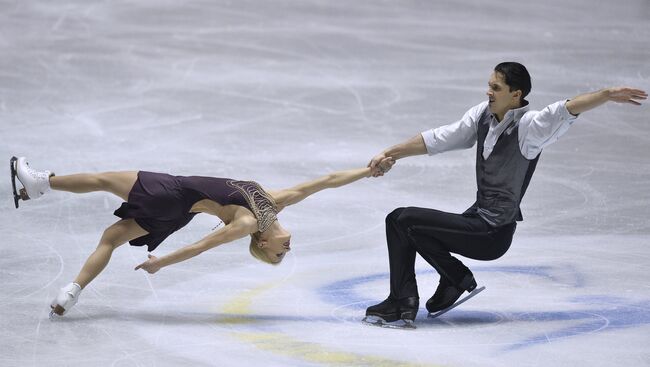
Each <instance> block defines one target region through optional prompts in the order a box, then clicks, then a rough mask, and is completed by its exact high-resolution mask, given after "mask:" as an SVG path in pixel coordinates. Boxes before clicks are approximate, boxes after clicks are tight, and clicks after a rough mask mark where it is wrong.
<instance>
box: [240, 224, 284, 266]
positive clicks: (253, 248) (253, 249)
mask: <svg viewBox="0 0 650 367" xmlns="http://www.w3.org/2000/svg"><path fill="white" fill-rule="evenodd" d="M261 235H262V234H261V233H260V232H259V231H258V232H255V233H251V243H250V245H248V251H250V253H251V255H252V256H253V257H254V258H256V259H257V260H259V261H261V262H265V263H267V264H271V265H278V264H279V263H280V262H273V261H271V259H270V258H269V256H268V255H267V253H266V252H265V251H264V250H262V249H261V248H260V247H259V246H258V243H259V241H260V236H261Z"/></svg>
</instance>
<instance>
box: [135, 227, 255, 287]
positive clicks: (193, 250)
mask: <svg viewBox="0 0 650 367" xmlns="http://www.w3.org/2000/svg"><path fill="white" fill-rule="evenodd" d="M256 230H257V221H256V220H255V219H254V218H250V217H242V218H239V219H236V220H234V221H232V222H231V223H229V224H228V225H226V226H225V227H223V228H221V229H220V230H218V231H215V232H213V233H210V234H209V235H207V236H205V237H203V238H202V239H201V240H199V241H197V242H195V243H193V244H191V245H188V246H185V247H182V248H180V249H178V250H176V251H174V252H172V253H170V254H167V255H165V256H161V257H155V256H153V255H151V254H149V259H148V260H147V261H145V262H143V263H142V264H140V265H138V266H136V267H135V270H138V269H144V270H145V271H147V272H148V273H150V274H153V273H155V272H157V271H158V270H160V268H162V267H165V266H168V265H171V264H175V263H178V262H181V261H185V260H187V259H190V258H192V257H194V256H196V255H198V254H200V253H202V252H204V251H206V250H209V249H211V248H213V247H216V246H219V245H222V244H224V243H228V242H232V241H235V240H237V239H240V238H242V237H245V236H247V235H249V234H251V233H253V232H255V231H256Z"/></svg>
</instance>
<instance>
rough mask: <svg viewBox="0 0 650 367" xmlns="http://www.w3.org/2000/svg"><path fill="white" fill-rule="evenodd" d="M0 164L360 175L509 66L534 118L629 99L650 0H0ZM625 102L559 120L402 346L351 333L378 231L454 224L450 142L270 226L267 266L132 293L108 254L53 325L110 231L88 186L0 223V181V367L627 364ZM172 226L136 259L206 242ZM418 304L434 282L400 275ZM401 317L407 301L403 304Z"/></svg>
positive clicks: (377, 331) (646, 49)
mask: <svg viewBox="0 0 650 367" xmlns="http://www.w3.org/2000/svg"><path fill="white" fill-rule="evenodd" d="M0 8H1V9H2V11H1V12H0V138H1V140H0V141H1V142H2V144H0V157H3V159H5V162H7V164H8V160H9V158H10V157H11V156H12V155H26V156H28V157H29V159H30V161H31V163H32V166H33V167H35V168H42V169H50V170H53V171H55V172H57V173H58V174H67V173H74V172H82V171H91V172H99V171H109V170H125V169H143V170H154V171H163V172H171V173H175V174H202V175H213V176H220V177H234V178H239V179H254V180H256V181H258V182H260V183H261V184H262V185H263V186H265V187H270V188H281V187H286V186H289V185H292V184H295V183H298V182H301V181H303V180H306V179H309V178H313V177H317V176H318V175H321V174H324V173H327V172H330V171H333V170H338V169H345V168H352V167H357V166H363V165H365V164H366V163H367V162H368V160H369V159H370V157H372V155H374V154H375V153H377V152H379V151H380V150H381V149H383V148H385V147H387V146H389V145H391V144H394V143H397V142H400V141H402V140H404V139H406V138H409V137H411V136H413V135H415V134H416V133H418V132H420V131H422V130H425V129H428V128H431V127H436V126H440V125H442V124H446V123H449V122H452V121H455V120H456V119H458V118H459V117H460V116H462V114H463V113H464V112H465V111H466V110H467V109H468V108H469V107H471V106H473V105H475V104H477V103H479V102H481V101H482V100H484V99H485V91H486V85H487V80H488V77H489V74H490V72H491V70H492V68H493V67H494V65H496V64H497V63H498V62H500V61H503V60H516V61H520V62H522V63H524V64H525V65H527V67H528V68H529V70H530V72H531V74H532V76H533V91H532V93H531V95H530V98H529V100H530V101H531V105H532V107H533V108H534V109H541V108H543V107H544V106H545V105H547V104H550V103H552V102H555V101H557V100H561V99H565V98H571V97H572V96H574V95H576V94H578V93H582V92H587V91H591V90H595V89H598V88H602V87H606V86H610V85H632V86H636V87H640V88H643V89H646V90H649V89H650V82H649V78H650V64H649V63H648V61H649V60H650V3H649V2H648V1H647V0H626V1H615V2H598V3H595V2H592V1H587V0H575V1H568V2H567V1H560V0H551V1H542V2H527V1H498V2H485V1H478V0H471V1H470V0H465V1H399V2H398V1H395V2H389V1H365V0H361V1H347V2H342V1H339V2H333V1H323V0H311V1H277V2H265V1H259V0H256V1H185V2H181V1H145V0H141V1H79V0H78V1H71V0H61V1H56V2H48V1H0ZM648 116H650V109H649V108H648V104H645V105H644V106H641V107H635V106H629V105H627V106H621V105H614V104H610V105H606V106H604V107H601V108H600V109H598V110H596V111H592V112H587V113H585V114H584V115H583V116H581V117H580V118H579V119H578V121H577V122H576V123H575V124H574V126H573V127H572V129H571V131H569V133H568V134H567V135H565V136H564V137H563V138H562V139H561V140H560V141H559V142H558V143H556V144H555V145H553V146H551V147H549V148H548V149H547V150H546V151H545V152H544V154H543V155H542V158H541V159H540V163H539V165H538V169H537V172H536V174H535V177H534V178H533V181H532V184H531V187H530V189H529V191H528V193H527V196H526V198H525V199H524V203H523V207H522V210H523V212H524V216H525V218H526V220H525V221H524V222H522V223H520V225H519V228H518V232H517V234H516V236H515V240H514V242H513V244H512V247H511V249H510V251H509V252H508V253H507V254H506V255H505V256H504V257H503V258H501V259H499V260H497V261H492V262H479V261H471V260H468V261H466V263H467V264H468V265H469V266H470V267H471V268H472V269H473V271H474V274H475V275H476V277H477V279H478V281H479V284H480V285H486V286H487V290H486V291H485V292H483V293H481V294H480V295H478V296H477V297H475V298H473V299H472V300H470V301H469V302H467V303H465V304H463V305H462V306H460V307H458V308H457V309H455V310H453V311H450V312H449V313H447V314H445V315H443V316H441V317H440V318H437V319H427V318H426V310H424V308H422V309H421V312H420V314H419V315H418V318H417V320H416V324H417V326H418V328H417V329H416V330H409V331H406V330H388V329H382V328H374V327H368V326H365V325H362V324H361V322H360V320H361V319H362V318H363V314H364V309H365V307H367V306H368V305H371V304H374V303H376V302H379V301H381V300H383V299H384V298H385V296H386V295H387V294H388V280H387V279H388V274H387V271H388V259H387V254H386V249H385V240H384V238H383V231H384V225H383V220H384V216H385V215H386V214H387V213H389V212H390V211H391V210H392V209H393V208H395V207H399V206H409V205H413V206H423V207H432V208H437V209H441V210H447V211H456V212H457V211H461V210H464V209H465V208H466V207H467V206H468V205H469V204H471V202H472V197H473V196H474V190H475V182H474V173H473V164H474V162H473V157H474V154H475V153H474V150H467V151H461V152H451V153H448V154H445V155H442V156H437V157H417V158H410V159H406V160H403V161H400V162H398V165H397V166H396V167H395V168H394V170H393V171H391V172H390V173H389V174H388V175H387V176H385V177H383V178H381V179H373V180H367V181H365V182H360V183H356V184H354V185H351V186H348V187H344V188H341V189H337V190H331V191H327V192H323V193H321V194H318V195H317V196H315V197H313V198H309V199H308V200H306V201H305V202H304V203H301V204H299V205H297V206H295V207H292V208H289V209H288V210H286V212H283V213H281V214H280V219H281V220H282V221H283V223H284V224H285V226H286V227H288V228H289V229H291V230H292V232H293V234H294V238H293V240H292V242H293V251H292V252H291V253H290V254H289V256H288V257H287V258H286V259H285V261H284V263H283V264H282V265H281V266H278V267H271V266H267V265H264V264H261V263H258V262H257V261H255V260H254V259H252V258H251V257H250V255H248V250H247V243H246V241H244V240H242V241H238V242H236V243H233V244H229V245H224V246H222V247H221V248H217V249H214V250H211V251H209V252H207V253H205V254H202V255H201V256H199V257H197V258H194V259H192V260H189V261H187V262H185V263H181V264H176V265H174V266H171V267H169V268H165V269H163V270H161V271H160V272H159V273H157V274H155V275H152V276H149V275H147V274H146V273H144V272H142V271H140V272H134V271H133V267H134V266H135V265H137V264H138V263H140V262H141V261H143V260H144V259H145V258H146V252H145V251H144V249H142V248H132V247H127V246H124V247H123V248H120V249H119V250H118V251H116V252H115V254H114V256H113V259H112V261H111V263H110V264H109V266H108V268H107V269H106V270H105V272H104V273H103V274H102V275H100V276H99V277H98V278H97V279H96V281H95V282H93V283H92V284H91V285H90V286H89V287H88V288H87V289H86V290H84V292H83V293H82V295H81V298H80V301H79V303H78V304H77V306H76V307H75V308H74V309H73V310H72V311H71V312H70V314H69V315H67V316H66V317H65V318H64V319H62V320H59V321H58V322H50V321H49V320H48V318H47V315H48V312H49V309H48V304H49V301H50V299H51V298H52V297H53V296H54V295H55V293H56V292H57V290H58V288H59V287H61V286H63V285H64V284H66V283H67V282H69V281H70V280H71V279H73V278H74V276H75V275H76V274H77V272H78V270H79V268H80V266H81V264H82V263H83V261H84V259H85V258H86V256H88V254H89V253H90V252H91V251H92V250H93V248H94V246H95V245H96V243H97V240H98V239H99V237H100V235H101V233H102V230H103V229H104V228H105V227H107V226H108V225H110V224H111V223H113V222H114V221H116V220H117V218H116V217H114V216H113V215H112V211H113V210H114V209H116V208H117V207H118V206H119V204H120V201H119V200H118V199H117V198H115V197H112V196H110V195H109V194H103V193H93V194H87V195H83V196H77V195H74V194H68V193H61V192H52V193H49V194H47V195H46V196H45V197H43V198H42V199H39V200H38V201H33V202H24V203H22V206H21V208H20V209H19V210H15V209H14V208H13V200H12V198H11V189H10V185H9V172H8V170H7V171H6V172H5V174H6V177H5V179H3V180H2V184H1V185H0V197H2V198H3V199H2V200H0V209H1V211H0V213H1V214H0V215H1V218H0V219H1V220H0V233H1V236H0V238H1V239H2V245H1V246H0V281H1V282H0V284H1V285H2V290H1V292H0V293H1V294H2V295H1V296H0V305H1V306H2V309H3V313H2V316H0V328H1V329H2V330H3V332H2V334H1V336H0V365H2V366H158V367H161V366H183V365H186V366H190V365H191V366H250V365H264V366H322V365H334V366H371V365H372V366H544V365H549V366H613V365H621V366H644V365H645V366H648V365H650V352H648V345H650V325H649V324H650V282H649V281H648V276H647V274H648V267H649V266H650V246H649V245H650V243H649V242H650V241H649V239H650V221H649V220H648V218H650V196H649V195H648V188H649V187H650V158H649V157H650V155H649V154H648V153H650V150H649V148H648V146H650V125H649V121H648V120H649V119H648ZM5 169H6V168H5ZM217 222H218V221H216V220H215V219H214V218H210V217H208V216H197V217H196V219H195V220H194V221H193V222H192V223H191V224H190V225H188V226H187V227H186V228H184V229H183V230H182V231H180V232H177V233H176V234H174V235H173V236H172V237H170V238H169V239H168V240H167V241H166V242H165V243H163V245H161V246H160V247H159V249H158V250H156V253H157V254H166V253H169V252H170V251H172V250H173V249H176V248H179V247H181V246H183V245H186V244H189V243H191V242H192V241H195V240H197V239H199V238H201V237H202V236H203V235H205V234H206V233H208V232H209V231H210V230H211V228H212V227H213V226H214V225H215V224H216V223H217ZM417 265H418V280H419V286H420V287H419V288H420V292H421V297H423V298H424V299H425V300H426V298H428V297H429V296H430V294H431V293H432V292H433V291H434V290H435V287H436V285H437V277H436V276H435V273H434V272H432V270H431V269H430V267H429V266H428V265H427V264H426V263H424V262H418V264H417ZM421 303H422V304H424V302H421Z"/></svg>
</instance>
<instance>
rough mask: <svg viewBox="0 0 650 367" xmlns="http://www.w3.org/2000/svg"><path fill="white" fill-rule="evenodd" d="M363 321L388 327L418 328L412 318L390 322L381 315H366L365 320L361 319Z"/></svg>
mask: <svg viewBox="0 0 650 367" xmlns="http://www.w3.org/2000/svg"><path fill="white" fill-rule="evenodd" d="M361 322H362V323H364V324H366V325H371V326H378V327H383V328H388V329H404V330H413V329H415V328H416V327H415V324H414V323H413V321H411V320H397V321H393V322H388V321H386V320H384V319H382V318H381V317H379V316H366V317H364V318H363V320H361Z"/></svg>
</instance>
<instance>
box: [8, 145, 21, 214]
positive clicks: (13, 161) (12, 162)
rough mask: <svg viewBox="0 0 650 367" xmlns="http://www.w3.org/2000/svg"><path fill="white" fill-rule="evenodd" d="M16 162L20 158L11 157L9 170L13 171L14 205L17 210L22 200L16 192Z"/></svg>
mask: <svg viewBox="0 0 650 367" xmlns="http://www.w3.org/2000/svg"><path fill="white" fill-rule="evenodd" d="M16 161H18V158H16V157H11V159H10V160H9V169H10V170H11V186H12V187H13V189H14V204H15V205H16V209H18V200H19V199H20V196H19V195H18V193H17V192H16Z"/></svg>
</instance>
